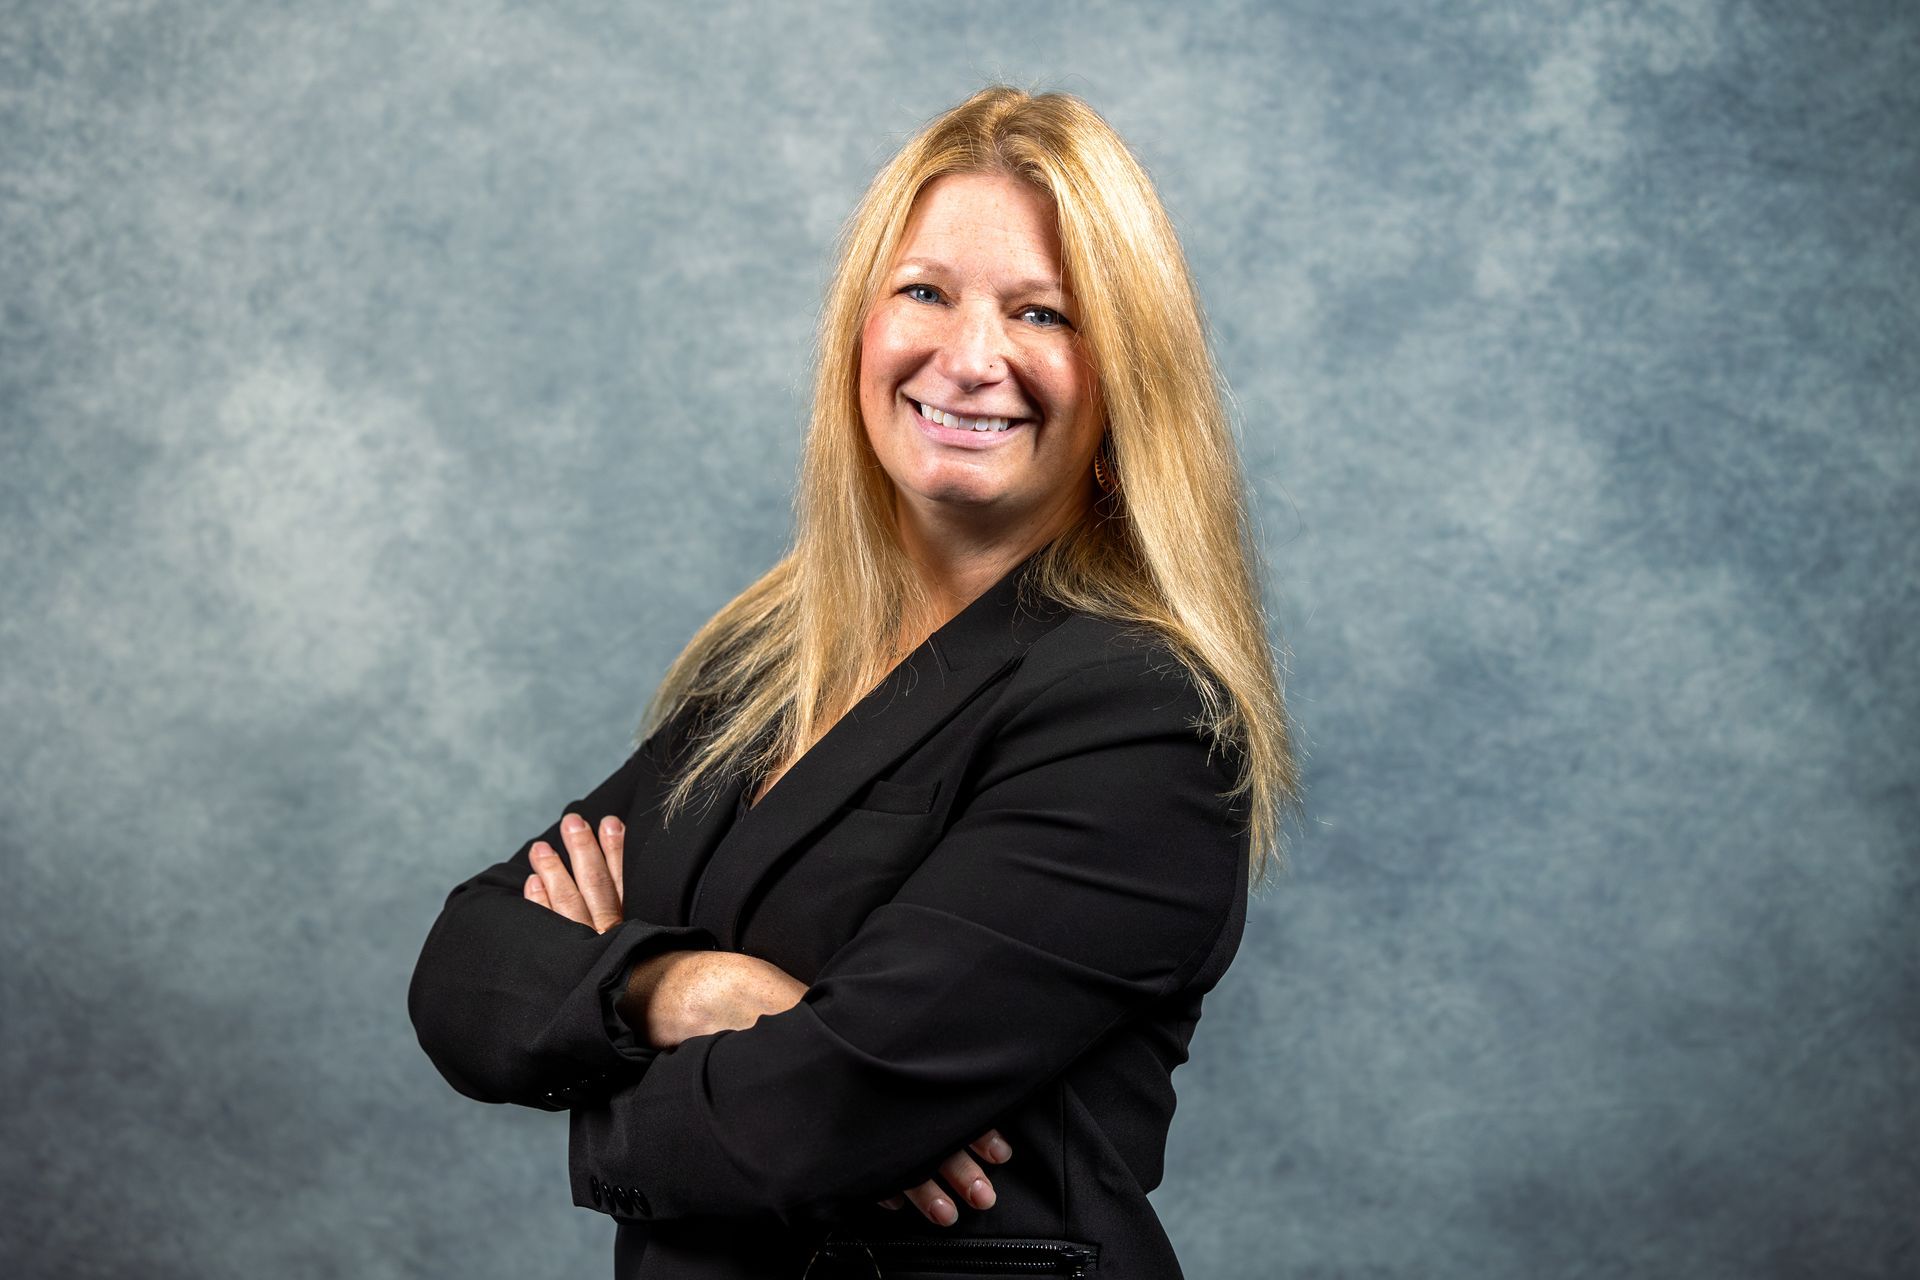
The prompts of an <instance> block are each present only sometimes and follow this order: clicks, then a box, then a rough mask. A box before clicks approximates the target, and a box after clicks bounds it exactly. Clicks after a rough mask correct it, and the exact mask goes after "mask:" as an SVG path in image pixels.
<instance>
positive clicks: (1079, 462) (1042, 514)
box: [860, 174, 1102, 543]
mask: <svg viewBox="0 0 1920 1280" xmlns="http://www.w3.org/2000/svg"><path fill="white" fill-rule="evenodd" d="M1061 281H1062V272H1061V266H1060V241H1059V235H1058V233H1057V231H1056V230H1055V226H1054V213H1053V206H1052V201H1051V199H1050V198H1049V197H1048V196H1047V195H1046V194H1045V193H1044V192H1041V191H1039V190H1036V189H1035V188H1033V187H1031V186H1029V185H1027V184H1026V183H1023V182H1020V181H1018V180H1016V179H1013V178H1009V177H1006V176H1005V175H1000V174H994V175H982V174H949V175H947V176H946V177H943V178H939V179H936V180H935V181H934V182H932V183H930V184H929V185H928V186H927V187H925V188H923V189H922V191H921V193H920V196H919V199H918V200H916V201H915V204H914V209H913V213H912V215H911V217H910V219H909V221H908V223H907V227H906V232H905V235H904V236H903V237H902V239H901V243H900V248H899V250H898V252H897V253H896V254H895V255H894V260H893V262H892V264H891V265H890V267H889V269H888V273H887V275H886V277H885V280H884V284H883V287H882V290H881V293H880V296H879V298H878V300H877V301H876V302H875V304H874V307H873V311H872V313H871V315H870V316H869V317H868V320H867V323H866V326H865V327H864V329H863V330H862V331H861V339H860V411H861V416H862V417H863V418H864V419H865V422H866V429H867V439H868V440H869V441H870V442H871V443H872V445H873V451H874V453H875V454H877V455H878V456H879V459H880V464H881V466H882V467H884V468H885V469H886V472H887V475H888V476H889V477H891V479H892V480H893V484H894V488H895V490H896V493H897V494H898V499H899V516H900V518H901V520H902V522H903V526H905V525H908V524H912V525H913V526H916V527H915V528H913V529H903V531H905V532H918V533H921V534H925V535H930V536H931V535H940V534H951V535H956V536H964V537H967V538H969V539H971V540H975V541H1009V540H1010V541H1015V542H1021V543H1028V542H1033V543H1037V542H1038V541H1042V540H1044V538H1045V537H1049V536H1051V535H1052V534H1053V533H1055V532H1058V531H1060V530H1062V529H1065V528H1066V527H1068V525H1069V524H1070V523H1071V522H1072V521H1073V520H1075V519H1078V518H1079V517H1080V516H1081V515H1082V514H1084V512H1085V511H1086V509H1087V507H1088V506H1089V505H1091V502H1092V500H1093V496H1094V489H1093V487H1092V479H1091V476H1092V465H1093V453H1094V449H1095V448H1096V447H1097V446H1098V444H1099V442H1100V433H1101V430H1102V421H1101V410H1100V406H1099V403H1098V387H1097V380H1096V378H1095V376H1094V373H1093V369H1092V367H1091V365H1090V364H1089V363H1088V362H1087V360H1086V359H1085V358H1084V356H1083V355H1082V352H1081V349H1080V345H1079V343H1078V342H1077V341H1076V334H1075V330H1074V324H1075V322H1076V321H1077V320H1078V318H1079V316H1078V312H1077V309H1076V307H1075V304H1074V300H1073V299H1072V298H1071V297H1069V296H1068V295H1067V294H1065V293H1064V292H1063V291H1062V284H1061ZM929 412H932V413H934V414H935V415H936V416H935V417H933V418H930V417H929V416H928V414H929ZM957 419H966V421H957ZM981 419H988V420H991V419H999V420H1000V421H997V422H996V421H986V422H982V421H980V420H981ZM1003 425H1004V426H1005V427H1006V429H1005V430H999V429H998V428H999V427H1001V426H1003ZM976 428H985V429H976Z"/></svg>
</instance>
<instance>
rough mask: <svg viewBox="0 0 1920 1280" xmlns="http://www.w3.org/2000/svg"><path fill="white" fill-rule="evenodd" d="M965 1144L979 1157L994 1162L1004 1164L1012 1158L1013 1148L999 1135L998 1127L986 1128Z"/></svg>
mask: <svg viewBox="0 0 1920 1280" xmlns="http://www.w3.org/2000/svg"><path fill="white" fill-rule="evenodd" d="M967 1145H968V1146H969V1147H971V1148H972V1149H973V1151H974V1152H975V1153H976V1154H978V1155H979V1156H980V1157H981V1158H983V1159H986V1160H991V1161H993V1162H994V1163H995V1164H1005V1163H1006V1162H1007V1161H1009V1160H1011V1159H1013V1148H1012V1147H1010V1146H1008V1145H1007V1140H1006V1139H1005V1138H1003V1137H1001V1136H1000V1131H999V1130H998V1129H989V1130H987V1131H986V1132H985V1133H983V1134H981V1135H980V1136H979V1137H977V1138H975V1139H974V1140H973V1141H972V1142H969V1143H968V1144H967Z"/></svg>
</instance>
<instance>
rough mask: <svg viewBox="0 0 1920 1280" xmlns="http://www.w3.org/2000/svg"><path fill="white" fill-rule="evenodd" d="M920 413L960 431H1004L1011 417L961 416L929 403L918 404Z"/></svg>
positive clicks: (930, 420)
mask: <svg viewBox="0 0 1920 1280" xmlns="http://www.w3.org/2000/svg"><path fill="white" fill-rule="evenodd" d="M920 414H921V416H922V417H924V418H926V419H927V420H928V421H929V422H938V423H940V424H941V425H942V426H947V427H958V428H959V429H960V430H962V431H1005V430H1006V429H1007V427H1008V425H1009V424H1010V423H1012V421H1013V419H1011V418H963V417H961V416H960V415H959V414H957V413H948V412H947V411H946V410H944V409H936V408H934V407H933V406H932V405H930V404H923V405H921V406H920Z"/></svg>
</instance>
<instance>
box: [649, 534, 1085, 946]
mask: <svg viewBox="0 0 1920 1280" xmlns="http://www.w3.org/2000/svg"><path fill="white" fill-rule="evenodd" d="M1039 554H1040V553H1039V552H1038V551H1036V552H1034V553H1033V555H1030V556H1028V557H1027V558H1026V559H1025V560H1023V561H1021V562H1020V563H1019V564H1018V565H1016V566H1014V568H1012V569H1011V570H1009V571H1008V572H1007V574H1006V575H1005V576H1004V577H1002V578H1001V579H1000V581H999V582H997V583H995V584H994V585H993V586H992V587H990V588H988V589H987V591H986V592H985V593H983V594H982V595H981V596H980V597H979V598H978V599H977V600H975V601H974V602H973V603H971V604H969V605H968V606H967V607H966V608H965V609H962V610H961V611H960V612H959V613H958V614H956V615H955V616H954V617H953V618H952V619H950V620H949V621H948V622H947V623H946V625H945V626H943V627H941V628H940V629H939V630H938V631H936V632H934V633H933V635H931V636H930V637H928V638H927V640H926V642H925V643H924V644H922V645H921V646H920V647H919V648H918V649H915V650H914V651H913V652H912V653H910V654H908V655H907V657H906V658H905V659H903V660H902V661H901V663H900V664H899V665H898V666H896V667H895V668H894V669H893V670H892V671H891V672H889V673H888V675H887V677H886V679H884V680H882V681H881V682H880V683H879V685H878V686H876V687H875V688H874V690H873V691H872V692H871V693H869V694H868V695H867V696H866V697H865V698H863V699H861V701H860V702H859V703H857V704H856V705H855V706H854V708H853V710H851V711H849V712H848V713H847V714H846V715H845V716H843V717H842V718H841V719H840V720H839V721H838V722H836V723H835V724H834V726H833V727H832V728H831V729H829V730H828V731H827V733H826V736H825V737H823V738H821V739H820V740H819V741H818V742H816V743H815V744H814V745H813V748H812V749H811V750H809V751H808V752H807V753H806V754H805V755H803V756H801V757H800V759H799V760H798V761H796V762H795V763H794V765H793V767H792V768H791V769H789V770H787V772H786V773H785V774H783V775H781V778H780V780H779V781H778V782H776V783H775V784H774V786H773V790H771V791H769V792H768V793H767V795H766V798H765V799H763V800H762V801H761V802H760V803H759V804H757V805H755V806H754V807H753V808H752V809H750V810H748V811H747V812H746V814H744V815H743V816H742V817H741V818H740V820H739V824H738V828H737V832H738V834H737V838H735V839H732V840H729V841H728V842H727V845H726V851H725V853H724V854H723V855H722V856H720V857H718V858H715V857H714V853H715V850H716V849H717V848H718V847H719V844H720V840H721V836H722V835H723V833H725V831H726V828H727V823H728V822H729V821H730V820H731V819H732V817H733V813H734V808H735V806H736V804H737V803H738V802H739V798H740V794H741V792H742V791H743V790H744V788H745V786H746V780H745V779H743V778H739V777H733V778H729V779H727V780H725V781H724V782H717V783H715V784H713V785H711V786H708V787H706V788H704V789H703V795H702V798H701V799H700V800H697V801H696V802H695V803H694V804H692V805H690V806H689V807H688V808H687V809H686V810H685V811H683V812H682V813H680V814H678V815H676V816H675V818H674V822H673V824H672V825H671V826H669V827H667V828H666V829H665V830H661V829H658V828H656V829H655V830H654V831H653V833H652V835H651V837H650V838H649V840H648V841H647V847H646V849H645V850H644V854H643V856H644V857H645V858H646V859H647V860H648V861H649V862H650V863H653V864H654V865H655V867H656V869H657V870H656V874H655V875H651V876H647V877H643V878H642V879H643V881H644V882H645V883H646V884H647V886H648V888H649V889H651V890H652V891H653V896H652V897H651V898H650V899H649V900H644V901H641V902H636V903H635V904H634V908H635V909H634V912H633V914H635V915H636V916H638V917H639V918H643V919H652V920H663V919H674V920H685V921H686V922H687V923H688V924H693V925H699V926H701V927H703V928H705V929H706V930H707V931H708V932H709V933H711V934H713V936H714V937H715V938H716V939H717V940H718V941H719V944H720V947H721V949H722V950H728V951H731V950H735V949H736V948H737V935H736V927H737V925H738V923H739V918H740V914H741V910H742V908H743V907H744V906H745V905H746V903H747V902H748V900H749V899H750V898H751V896H752V894H753V890H754V888H755V886H756V885H758V884H759V882H760V881H761V879H762V878H763V877H765V876H766V875H767V874H768V873H769V872H770V871H772V870H773V869H774V867H775V866H777V865H778V864H779V863H780V861H781V860H782V859H783V858H784V857H785V856H786V855H787V854H788V853H789V852H791V851H792V849H793V848H794V846H795V845H797V844H799V843H800V842H801V841H802V840H804V839H806V838H807V837H808V836H809V835H811V834H812V833H813V832H814V831H815V830H817V829H818V828H819V827H820V825H821V824H822V823H824V822H826V821H827V820H828V819H829V818H831V817H832V816H833V815H834V813H835V812H836V811H838V810H839V808H840V807H841V806H842V805H844V804H846V803H847V801H848V800H850V799H851V798H852V797H853V794H854V793H855V792H856V791H858V790H859V789H860V787H862V786H863V785H865V784H866V783H867V782H868V781H870V780H872V779H873V778H875V777H876V776H878V775H879V774H881V773H882V772H884V771H885V770H886V769H887V768H888V767H889V766H891V765H892V764H893V763H894V762H895V761H897V760H899V759H900V758H901V757H903V756H905V755H906V754H907V753H908V752H909V751H911V750H912V749H913V748H914V747H915V746H917V745H919V744H920V743H921V742H923V741H924V740H925V739H926V738H927V737H928V736H929V735H930V734H932V733H933V732H934V731H935V730H937V729H938V728H939V727H940V726H941V725H942V724H944V723H946V721H947V720H949V719H950V718H952V716H953V715H954V714H955V713H956V712H958V711H959V710H960V709H961V708H962V707H964V706H965V705H966V704H967V702H968V701H969V700H970V699H972V698H973V697H974V695H975V694H977V693H979V692H980V690H981V689H983V688H985V687H986V685H987V684H988V683H989V682H990V681H991V680H992V679H993V678H994V677H995V676H996V675H998V674H1000V673H1001V672H1002V671H1004V670H1005V669H1006V668H1007V667H1008V666H1010V665H1012V664H1013V663H1016V662H1018V661H1019V660H1020V657H1021V655H1023V654H1024V653H1025V652H1026V649H1027V646H1028V645H1030V644H1032V643H1033V642H1034V641H1035V640H1037V639H1039V638H1040V637H1041V636H1042V635H1044V634H1046V633H1047V632H1048V631H1050V630H1052V629H1053V628H1054V627H1055V626H1057V625H1059V623H1060V622H1061V621H1063V620H1064V619H1065V617H1066V610H1065V609H1064V608H1062V607H1061V606H1059V605H1058V604H1056V603H1054V602H1051V601H1042V602H1038V603H1036V604H1034V605H1032V606H1031V607H1029V606H1026V605H1022V603H1021V602H1020V599H1019V591H1020V587H1021V584H1022V582H1023V581H1024V580H1025V578H1026V576H1027V573H1028V571H1029V570H1030V569H1031V568H1032V567H1033V563H1034V561H1035V559H1036V558H1037V557H1038V556H1039ZM703 806H704V807H703ZM703 868H704V874H703V872H702V869H703ZM649 910H655V911H665V912H666V914H660V915H648V914H645V912H646V911H649Z"/></svg>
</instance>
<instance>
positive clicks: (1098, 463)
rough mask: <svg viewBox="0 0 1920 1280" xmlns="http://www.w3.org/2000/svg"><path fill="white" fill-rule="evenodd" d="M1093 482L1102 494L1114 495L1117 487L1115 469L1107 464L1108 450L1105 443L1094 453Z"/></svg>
mask: <svg viewBox="0 0 1920 1280" xmlns="http://www.w3.org/2000/svg"><path fill="white" fill-rule="evenodd" d="M1093 482H1094V483H1095V484H1097V485H1099V486H1100V492H1102V493H1112V492H1113V490H1114V487H1115V481H1114V478H1113V468H1112V467H1111V466H1109V465H1108V464H1107V449H1106V444H1105V443H1104V442H1102V444H1101V446H1100V448H1099V449H1097V450H1095V451H1094V455H1093Z"/></svg>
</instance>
